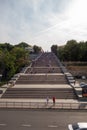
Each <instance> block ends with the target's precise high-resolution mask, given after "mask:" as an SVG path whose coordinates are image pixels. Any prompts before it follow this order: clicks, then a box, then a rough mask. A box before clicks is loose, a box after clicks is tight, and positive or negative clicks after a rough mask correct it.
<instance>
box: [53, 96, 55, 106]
mask: <svg viewBox="0 0 87 130" xmlns="http://www.w3.org/2000/svg"><path fill="white" fill-rule="evenodd" d="M53 105H55V97H53Z"/></svg>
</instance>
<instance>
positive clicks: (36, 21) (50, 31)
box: [0, 0, 87, 50]
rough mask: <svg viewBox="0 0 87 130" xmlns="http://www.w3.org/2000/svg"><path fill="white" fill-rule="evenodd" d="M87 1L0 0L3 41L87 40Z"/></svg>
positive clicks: (45, 43)
mask: <svg viewBox="0 0 87 130" xmlns="http://www.w3.org/2000/svg"><path fill="white" fill-rule="evenodd" d="M86 5H87V0H84V1H83V0H61V1H60V0H55V2H54V0H15V1H13V0H3V1H0V12H1V13H0V42H11V43H19V42H21V41H25V42H28V43H30V44H32V45H34V44H37V45H40V46H42V48H43V49H44V50H49V48H50V46H51V45H52V44H58V45H61V44H65V43H66V41H67V40H70V39H76V40H79V41H80V40H86V36H87V15H86V12H87V8H86Z"/></svg>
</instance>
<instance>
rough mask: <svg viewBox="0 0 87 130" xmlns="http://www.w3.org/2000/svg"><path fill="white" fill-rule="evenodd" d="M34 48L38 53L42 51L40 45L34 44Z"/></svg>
mask: <svg viewBox="0 0 87 130" xmlns="http://www.w3.org/2000/svg"><path fill="white" fill-rule="evenodd" d="M33 50H34V53H35V54H38V53H40V52H41V50H42V48H41V47H39V46H36V45H34V46H33Z"/></svg>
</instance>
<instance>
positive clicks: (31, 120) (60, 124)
mask: <svg viewBox="0 0 87 130" xmlns="http://www.w3.org/2000/svg"><path fill="white" fill-rule="evenodd" d="M75 122H87V112H81V111H80V112H78V111H73V112H72V111H61V110H59V111H57V110H56V111H55V110H27V111H25V110H0V130H68V128H67V125H68V124H69V123H75Z"/></svg>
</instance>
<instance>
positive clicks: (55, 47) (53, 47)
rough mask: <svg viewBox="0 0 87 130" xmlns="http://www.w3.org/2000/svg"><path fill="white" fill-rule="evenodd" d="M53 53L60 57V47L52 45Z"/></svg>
mask: <svg viewBox="0 0 87 130" xmlns="http://www.w3.org/2000/svg"><path fill="white" fill-rule="evenodd" d="M51 52H53V53H54V54H55V55H58V46H57V45H52V46H51Z"/></svg>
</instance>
